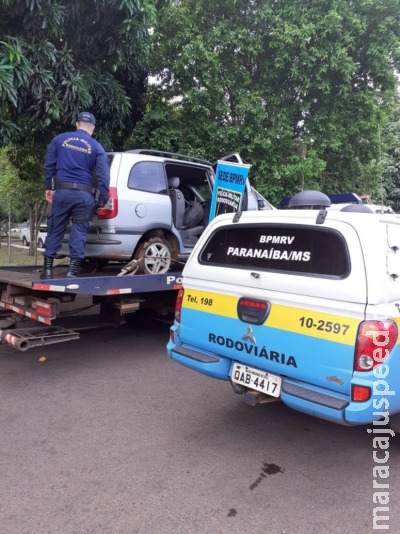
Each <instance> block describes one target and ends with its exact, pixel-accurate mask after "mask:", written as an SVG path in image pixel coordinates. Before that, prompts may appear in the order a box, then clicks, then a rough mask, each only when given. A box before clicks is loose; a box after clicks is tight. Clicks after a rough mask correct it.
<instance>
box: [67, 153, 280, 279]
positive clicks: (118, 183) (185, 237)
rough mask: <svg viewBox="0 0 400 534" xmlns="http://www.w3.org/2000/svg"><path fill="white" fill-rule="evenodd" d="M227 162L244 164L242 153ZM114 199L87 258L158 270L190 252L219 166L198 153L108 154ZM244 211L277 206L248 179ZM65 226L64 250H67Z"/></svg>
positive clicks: (100, 218) (101, 215) (97, 220)
mask: <svg viewBox="0 0 400 534" xmlns="http://www.w3.org/2000/svg"><path fill="white" fill-rule="evenodd" d="M222 159H224V160H225V161H229V162H235V163H242V160H241V158H240V156H239V154H231V155H230V156H227V157H226V158H222ZM108 162H109V165H110V177H111V181H110V198H109V201H108V203H107V205H106V206H104V207H103V208H101V209H99V210H98V212H97V216H96V217H94V219H93V220H92V222H91V224H90V229H89V233H88V237H87V244H86V251H85V257H86V259H90V260H97V262H98V264H99V265H101V264H104V263H107V262H108V261H113V262H123V263H124V264H126V262H130V261H131V260H133V262H134V263H135V270H136V272H141V273H150V274H158V273H165V272H167V271H168V270H169V269H170V266H171V264H172V263H173V262H184V261H186V259H187V258H188V257H189V254H190V252H191V251H192V249H193V247H194V245H195V244H196V243H197V240H198V238H199V236H200V235H201V234H202V232H203V230H204V229H205V227H206V226H207V224H208V220H209V209H210V203H211V196H212V190H213V186H214V180H215V166H214V168H213V164H212V163H210V162H208V161H204V160H201V159H198V158H192V157H190V156H184V155H181V154H171V153H169V152H159V151H153V150H144V149H140V150H130V151H127V152H112V153H109V154H108ZM243 209H244V210H260V209H273V208H272V206H271V204H269V203H268V202H267V200H265V199H264V198H263V197H262V195H260V194H259V193H258V192H256V191H255V190H254V188H253V187H252V186H251V185H250V183H249V182H248V183H247V186H246V191H245V195H244V200H243ZM68 238H69V233H68V231H67V233H66V235H65V237H64V241H63V246H62V249H61V251H60V252H61V255H68V253H69V249H68V246H67V243H68Z"/></svg>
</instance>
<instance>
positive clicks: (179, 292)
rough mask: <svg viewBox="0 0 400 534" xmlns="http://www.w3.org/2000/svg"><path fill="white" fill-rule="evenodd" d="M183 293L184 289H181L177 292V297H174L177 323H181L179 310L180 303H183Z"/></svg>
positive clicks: (180, 308)
mask: <svg viewBox="0 0 400 534" xmlns="http://www.w3.org/2000/svg"><path fill="white" fill-rule="evenodd" d="M184 293H185V291H184V289H183V288H181V289H180V290H179V291H178V296H177V297H176V302H175V321H176V322H177V323H180V322H181V310H182V302H183V295H184Z"/></svg>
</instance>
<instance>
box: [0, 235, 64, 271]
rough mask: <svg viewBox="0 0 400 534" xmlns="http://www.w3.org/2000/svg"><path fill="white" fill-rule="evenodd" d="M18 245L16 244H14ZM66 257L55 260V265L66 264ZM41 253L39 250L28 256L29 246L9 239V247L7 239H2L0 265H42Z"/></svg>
mask: <svg viewBox="0 0 400 534" xmlns="http://www.w3.org/2000/svg"><path fill="white" fill-rule="evenodd" d="M15 245H18V246H15ZM68 261H69V260H68V258H65V259H62V260H56V261H55V265H57V264H61V263H65V264H68ZM42 264H43V254H42V251H41V250H38V251H37V254H36V256H35V255H33V256H29V247H23V246H21V245H20V241H15V240H12V241H11V247H9V246H8V243H7V239H4V238H3V239H2V240H1V244H0V267H5V268H7V267H17V266H22V265H42Z"/></svg>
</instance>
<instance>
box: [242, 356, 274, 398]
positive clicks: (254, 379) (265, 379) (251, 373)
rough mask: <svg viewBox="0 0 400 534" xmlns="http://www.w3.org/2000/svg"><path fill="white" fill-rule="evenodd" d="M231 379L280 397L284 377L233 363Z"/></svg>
mask: <svg viewBox="0 0 400 534" xmlns="http://www.w3.org/2000/svg"><path fill="white" fill-rule="evenodd" d="M231 380H232V382H235V384H241V385H242V386H246V387H248V388H250V389H255V390H256V391H261V393H265V394H266V395H271V397H279V396H280V394H281V385H282V379H281V377H280V376H275V375H270V374H268V373H263V372H262V371H258V369H253V368H252V367H247V365H242V364H240V363H234V364H233V367H232V373H231Z"/></svg>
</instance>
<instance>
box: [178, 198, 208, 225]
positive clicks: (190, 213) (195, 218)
mask: <svg viewBox="0 0 400 534" xmlns="http://www.w3.org/2000/svg"><path fill="white" fill-rule="evenodd" d="M203 217H204V208H203V206H202V205H201V204H200V202H189V206H188V207H187V208H186V210H185V215H184V217H183V226H184V228H188V229H189V228H193V227H194V226H196V225H198V224H199V223H200V222H201V221H202V220H203Z"/></svg>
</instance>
